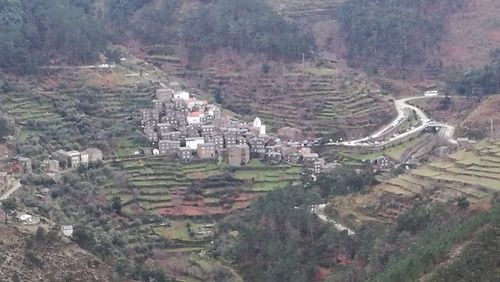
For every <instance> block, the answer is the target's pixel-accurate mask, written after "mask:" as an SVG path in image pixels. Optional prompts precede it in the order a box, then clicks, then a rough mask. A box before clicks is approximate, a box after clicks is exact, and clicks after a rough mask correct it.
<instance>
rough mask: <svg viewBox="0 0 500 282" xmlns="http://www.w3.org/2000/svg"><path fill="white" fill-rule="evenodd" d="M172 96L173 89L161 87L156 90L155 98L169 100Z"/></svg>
mask: <svg viewBox="0 0 500 282" xmlns="http://www.w3.org/2000/svg"><path fill="white" fill-rule="evenodd" d="M172 98H174V90H172V89H170V88H161V89H158V90H156V99H158V100H160V101H169V100H171V99H172Z"/></svg>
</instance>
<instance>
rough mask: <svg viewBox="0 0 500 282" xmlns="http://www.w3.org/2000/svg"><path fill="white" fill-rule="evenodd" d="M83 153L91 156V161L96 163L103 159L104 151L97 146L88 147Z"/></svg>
mask: <svg viewBox="0 0 500 282" xmlns="http://www.w3.org/2000/svg"><path fill="white" fill-rule="evenodd" d="M82 154H87V155H88V156H89V162H92V163H95V162H100V161H102V160H103V155H102V151H101V150H99V149H97V148H87V149H85V150H84V151H83V152H82Z"/></svg>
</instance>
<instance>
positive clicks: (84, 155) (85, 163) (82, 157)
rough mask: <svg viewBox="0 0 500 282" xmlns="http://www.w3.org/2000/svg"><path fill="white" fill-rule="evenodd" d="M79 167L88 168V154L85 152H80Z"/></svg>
mask: <svg viewBox="0 0 500 282" xmlns="http://www.w3.org/2000/svg"><path fill="white" fill-rule="evenodd" d="M80 165H82V166H88V165H89V154H88V153H86V152H85V151H82V152H80Z"/></svg>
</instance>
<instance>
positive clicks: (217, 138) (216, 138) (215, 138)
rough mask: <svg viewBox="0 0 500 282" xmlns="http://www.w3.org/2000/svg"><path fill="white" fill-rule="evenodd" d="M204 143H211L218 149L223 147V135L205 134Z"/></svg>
mask: <svg viewBox="0 0 500 282" xmlns="http://www.w3.org/2000/svg"><path fill="white" fill-rule="evenodd" d="M203 138H204V139H205V143H213V144H214V145H215V149H217V150H218V151H220V150H222V149H224V137H222V135H205V136H203Z"/></svg>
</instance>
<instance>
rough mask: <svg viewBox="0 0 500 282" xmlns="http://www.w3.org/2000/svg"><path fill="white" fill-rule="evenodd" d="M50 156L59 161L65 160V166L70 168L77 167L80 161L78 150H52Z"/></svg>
mask: <svg viewBox="0 0 500 282" xmlns="http://www.w3.org/2000/svg"><path fill="white" fill-rule="evenodd" d="M52 156H53V157H54V159H56V160H58V161H59V162H65V163H66V164H67V167H70V168H77V167H79V166H80V163H81V155H80V152H78V151H67V152H66V151H64V150H58V151H56V152H54V153H53V154H52Z"/></svg>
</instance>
